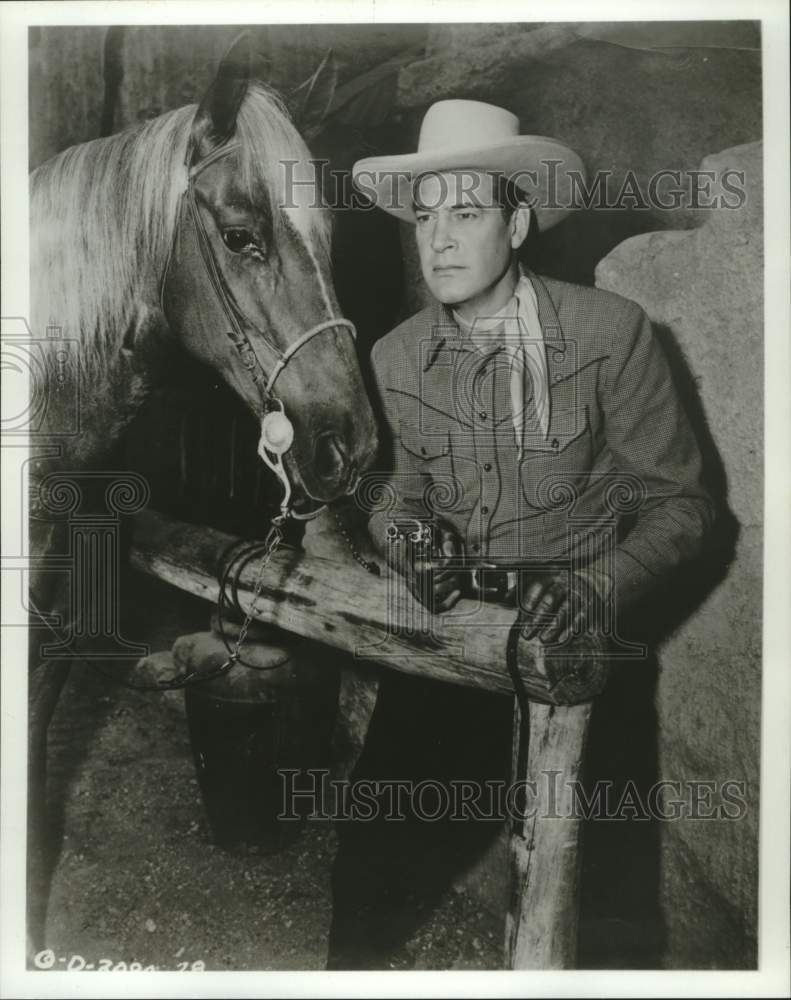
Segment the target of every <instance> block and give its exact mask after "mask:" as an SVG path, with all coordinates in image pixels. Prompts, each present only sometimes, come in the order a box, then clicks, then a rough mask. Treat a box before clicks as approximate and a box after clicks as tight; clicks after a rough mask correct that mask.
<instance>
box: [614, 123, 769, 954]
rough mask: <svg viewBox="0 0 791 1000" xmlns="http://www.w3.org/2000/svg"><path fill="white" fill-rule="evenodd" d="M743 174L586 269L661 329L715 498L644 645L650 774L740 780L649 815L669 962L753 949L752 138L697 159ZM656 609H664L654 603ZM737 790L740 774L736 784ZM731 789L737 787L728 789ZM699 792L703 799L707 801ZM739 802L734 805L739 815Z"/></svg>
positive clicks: (755, 490)
mask: <svg viewBox="0 0 791 1000" xmlns="http://www.w3.org/2000/svg"><path fill="white" fill-rule="evenodd" d="M727 168H732V169H736V170H739V171H743V172H744V176H745V181H746V194H747V197H746V201H745V203H744V205H743V206H742V207H741V208H739V209H736V210H728V209H724V208H720V209H719V210H715V211H711V212H709V213H708V216H707V218H706V221H705V222H704V224H703V225H702V226H700V228H698V229H695V230H693V231H690V232H666V233H653V234H651V235H646V236H638V237H634V238H633V239H630V240H626V241H625V242H624V243H622V244H620V245H619V246H618V247H616V249H615V250H614V251H613V252H612V253H611V254H609V255H608V256H607V257H606V258H605V259H604V260H603V261H601V263H600V264H599V266H598V268H597V269H596V283H597V285H599V286H600V287H602V288H607V289H609V290H611V291H615V292H618V293H620V294H622V295H625V296H627V297H628V298H631V299H634V300H635V301H637V302H639V303H640V304H641V305H642V306H643V307H644V308H645V309H646V311H647V312H648V314H649V316H650V317H651V320H652V321H653V323H654V325H655V328H656V329H657V332H658V333H659V335H660V337H661V338H662V340H663V342H664V344H665V347H666V349H667V352H668V354H669V356H670V357H671V359H672V363H673V366H674V368H675V372H676V375H677V379H678V382H679V385H680V387H681V389H682V391H683V392H684V394H685V396H686V399H687V403H688V408H689V410H690V413H691V415H692V418H693V420H694V421H695V422H696V423H697V427H698V431H699V436H700V437H701V438H702V439H703V444H704V446H705V448H706V454H707V457H708V462H709V479H710V481H711V483H712V486H713V489H714V491H715V495H716V496H717V498H718V500H719V502H720V523H719V527H718V529H717V532H716V536H715V539H714V551H713V552H712V553H711V555H710V556H709V557H708V559H707V561H706V564H705V568H702V567H692V568H691V570H690V576H689V577H688V578H687V581H686V585H685V587H684V593H683V596H682V599H681V601H680V602H678V610H680V611H681V612H682V615H681V619H680V623H679V624H677V625H676V626H675V627H672V625H671V630H670V634H669V635H668V636H667V638H665V639H664V641H663V642H662V643H661V646H660V649H659V662H660V670H659V675H658V684H657V691H656V706H657V716H658V734H659V744H658V750H659V777H660V778H661V779H663V780H668V781H685V782H694V781H709V782H713V783H714V785H715V787H716V789H717V790H719V789H721V787H722V784H723V783H724V782H727V781H734V782H739V783H744V789H745V791H744V795H743V799H744V809H743V810H742V809H741V808H739V807H734V808H733V809H732V810H731V809H728V810H727V811H728V812H732V813H733V814H734V815H736V816H737V818H734V819H729V818H722V817H720V818H709V817H710V816H711V815H712V814H714V815H716V813H717V810H718V809H719V808H721V806H722V800H721V798H720V795H719V793H718V791H715V792H714V794H713V795H710V794H709V793H708V791H706V790H703V791H702V792H701V795H702V802H703V804H704V807H703V809H702V810H701V815H700V818H697V819H696V818H686V819H678V820H676V821H672V822H666V823H663V824H662V826H661V834H660V886H661V900H662V904H663V910H664V914H665V921H666V929H667V934H668V951H669V953H670V954H671V955H672V956H673V963H674V965H675V966H676V967H678V966H679V965H682V966H684V967H689V968H691V967H704V968H705V967H717V966H720V967H731V968H734V967H750V966H754V965H755V962H756V950H755V949H756V937H755V935H756V914H757V874H758V840H757V838H758V805H759V803H758V782H759V750H760V700H761V607H762V554H763V469H762V449H761V441H762V436H763V420H762V414H763V363H762V362H763V299H762V292H763V258H762V250H763V230H762V222H763V199H762V160H761V145H760V144H759V143H751V144H747V145H743V146H738V147H736V148H732V149H727V150H725V151H724V152H721V153H718V154H716V155H713V156H708V157H706V158H705V159H704V160H703V162H702V164H701V169H704V170H715V171H717V172H718V175H719V172H720V171H722V170H725V169H727ZM663 610H664V609H663ZM735 787H736V788H737V789H738V788H739V787H740V786H735ZM737 795H738V797H739V798H742V795H741V793H740V792H737ZM709 800H710V801H709ZM742 812H743V815H742Z"/></svg>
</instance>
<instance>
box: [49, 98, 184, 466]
mask: <svg viewBox="0 0 791 1000" xmlns="http://www.w3.org/2000/svg"><path fill="white" fill-rule="evenodd" d="M178 114H179V113H178V112H173V113H171V116H164V117H163V120H162V122H161V123H159V124H157V123H149V125H148V126H142V127H138V128H136V129H133V130H130V131H128V132H126V133H121V134H120V135H117V136H111V137H110V138H108V139H102V140H95V141H94V142H91V143H86V144H84V146H81V147H74V148H72V149H70V150H66V151H65V152H64V153H63V154H61V155H60V156H58V157H55V158H54V160H52V161H50V162H49V163H47V164H44V166H43V167H41V168H39V169H38V170H37V171H35V172H34V174H33V177H32V193H31V223H32V225H31V231H32V238H31V264H32V267H31V278H32V282H31V288H32V304H33V313H34V317H33V318H34V327H33V333H34V336H35V337H37V338H44V336H45V329H46V330H47V334H49V333H50V332H51V331H50V328H51V327H52V326H55V327H56V328H57V332H58V333H59V339H60V340H61V342H62V343H61V344H60V345H59V344H58V339H57V338H56V339H49V338H47V339H46V340H45V347H44V352H45V354H46V355H47V371H48V390H50V391H49V392H48V396H49V398H48V407H47V415H46V424H47V428H46V429H45V432H46V430H49V431H50V432H51V433H52V434H53V435H54V436H55V437H57V438H58V443H59V451H60V458H59V460H58V461H59V464H60V463H66V464H68V463H71V464H72V465H73V466H74V467H82V466H85V465H90V464H94V463H95V462H96V461H98V460H99V459H100V458H101V456H102V454H103V453H106V452H107V451H108V450H110V449H111V448H112V446H113V445H114V444H115V442H116V441H117V439H118V437H119V436H120V434H121V433H122V432H123V430H124V428H125V427H126V426H127V425H128V424H129V423H130V421H131V420H132V418H133V417H134V415H135V413H136V412H137V410H138V409H139V407H140V405H141V404H142V403H143V401H144V400H145V398H146V396H147V395H148V393H149V391H150V388H151V386H152V385H153V384H154V383H155V382H156V381H157V379H158V377H159V376H160V374H162V373H163V371H164V367H165V364H166V358H167V356H168V350H167V348H168V335H167V324H166V322H165V318H164V316H163V314H162V311H161V308H160V305H159V282H160V280H161V275H162V272H163V271H164V267H165V260H166V256H167V248H168V246H169V241H170V235H171V232H172V224H173V221H174V219H175V201H176V197H177V195H174V192H172V191H170V190H165V189H164V188H162V190H160V191H157V192H155V193H154V194H151V193H150V189H151V186H152V185H155V184H157V183H159V184H160V185H161V184H162V179H163V178H169V177H171V176H173V167H172V164H173V162H177V157H178V154H177V152H174V147H177V146H178V132H177V126H178V125H179V121H178V119H177V117H176V116H178ZM146 144H148V145H150V147H151V157H152V160H153V161H154V163H155V165H157V167H156V169H152V168H151V167H150V166H148V165H147V164H146V162H145V155H144V154H145V153H146V151H147V150H146ZM145 171H148V173H147V174H146V173H145ZM141 192H142V195H141ZM75 204H76V205H79V206H80V210H75V208H74V206H75ZM119 206H120V207H119ZM63 342H65V346H66V347H67V350H66V356H67V357H68V359H69V362H68V364H67V365H65V366H64V365H63V364H59V362H58V354H59V352H60V354H61V357H62V348H63V346H64V343H63ZM53 386H54V389H53V388H52V387H53ZM75 410H78V421H79V433H77V434H75V435H72V436H63V435H61V433H60V428H61V427H63V426H68V425H69V424H70V422H72V421H73V419H74V413H75Z"/></svg>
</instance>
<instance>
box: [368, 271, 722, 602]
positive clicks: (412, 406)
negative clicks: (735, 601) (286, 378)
mask: <svg viewBox="0 0 791 1000" xmlns="http://www.w3.org/2000/svg"><path fill="white" fill-rule="evenodd" d="M528 274H529V277H530V279H531V281H532V282H533V286H534V288H535V291H536V294H537V297H538V306H539V318H540V320H541V327H542V331H543V336H544V344H545V349H546V356H547V366H546V372H547V378H548V380H549V393H550V420H549V432H548V434H547V435H546V437H545V436H544V434H543V433H542V432H541V429H540V427H539V426H538V421H537V420H536V419H535V409H534V408H531V405H530V404H531V400H530V399H528V400H527V410H526V430H525V438H524V452H523V456H522V459H521V460H519V458H518V453H517V447H516V442H515V439H514V428H513V423H512V419H511V393H510V391H509V364H508V363H507V361H506V351H505V350H504V345H503V342H502V338H501V337H500V338H498V337H497V336H493V337H492V340H491V343H490V344H487V345H486V346H485V347H480V346H476V344H475V343H473V342H472V341H471V340H470V339H469V337H468V336H465V335H463V334H462V333H461V332H460V330H459V328H458V326H457V325H456V323H455V321H454V319H453V315H452V313H451V312H450V311H449V310H448V309H447V308H446V307H445V306H442V305H439V304H437V305H434V306H432V307H430V308H428V309H424V310H423V311H422V312H419V313H417V314H416V315H415V316H412V317H411V318H410V319H408V320H406V322H404V323H402V324H401V325H400V326H398V327H396V329H394V330H393V331H391V332H390V333H389V334H387V335H386V336H385V337H383V338H382V339H381V340H379V341H378V342H377V343H376V344H375V345H374V349H373V352H372V355H371V358H372V365H373V370H374V375H375V378H376V382H377V386H378V389H379V394H380V401H381V407H382V411H383V416H384V420H385V423H386V425H387V429H389V432H390V433H389V435H383V436H384V437H385V438H387V437H388V436H389V442H390V445H391V447H392V453H391V455H390V456H389V460H388V469H387V472H386V478H387V480H388V483H389V487H390V488H389V490H388V491H387V492H388V495H389V497H390V499H389V502H388V505H387V509H383V508H382V509H378V510H376V512H375V513H374V514H373V515H372V516H371V518H370V521H369V531H370V533H371V536H372V538H373V540H374V542H375V544H376V545H377V547H379V548H380V549H382V548H383V547H384V545H385V541H384V539H385V535H386V530H387V525H388V523H389V522H390V520H391V519H392V518H393V517H394V516H404V515H405V516H410V517H411V516H414V517H421V518H425V517H428V516H434V517H439V518H442V519H443V520H445V521H446V522H448V523H449V524H450V525H451V526H452V527H453V528H455V530H456V531H457V532H458V534H459V536H460V538H461V540H462V542H463V544H464V548H465V554H466V558H467V560H468V561H470V562H476V561H477V562H479V563H497V564H509V565H512V566H514V565H519V566H524V565H526V564H529V565H531V566H533V567H535V568H539V567H546V568H552V569H555V570H558V569H563V568H564V567H565V568H569V569H580V568H582V567H586V566H587V567H588V568H589V569H595V570H597V571H599V572H600V573H603V574H604V578H605V579H607V580H609V581H610V582H611V583H613V582H614V585H615V588H616V594H620V595H622V596H628V594H629V592H634V593H642V592H643V591H644V590H645V589H646V587H647V586H648V585H650V583H651V582H652V580H654V579H655V578H657V577H660V576H661V575H662V574H664V573H666V572H667V571H668V570H670V569H672V568H673V567H674V566H676V565H677V564H679V563H680V562H682V561H683V560H685V559H687V558H689V557H691V556H693V555H694V554H696V553H697V552H698V550H699V549H700V545H701V539H702V537H703V535H704V533H705V531H706V529H707V528H708V526H709V524H710V522H711V520H712V516H713V505H712V502H711V499H710V497H709V495H708V493H707V492H706V489H705V488H704V485H703V482H702V478H701V456H700V452H699V450H698V446H697V443H696V440H695V437H694V434H693V432H692V429H691V427H690V425H689V423H688V421H687V418H686V415H685V413H684V410H683V407H682V405H681V401H680V399H679V397H678V395H677V393H676V391H675V389H674V386H673V382H672V378H671V373H670V370H669V367H668V364H667V360H666V358H665V356H664V354H663V352H662V349H661V347H660V345H659V343H658V342H657V340H656V338H655V337H654V334H653V332H652V330H651V325H650V322H649V320H648V318H647V316H646V315H645V313H644V312H643V310H642V309H641V308H640V307H639V306H638V305H637V304H636V303H634V302H632V301H630V300H628V299H625V298H622V297H621V296H618V295H614V294H612V293H610V292H604V291H601V290H599V289H595V288H588V287H582V286H576V285H571V284H566V283H564V282H560V281H555V280H551V279H548V278H538V277H537V276H536V275H535V274H532V273H529V272H528ZM531 417H532V420H531ZM380 506H381V505H380Z"/></svg>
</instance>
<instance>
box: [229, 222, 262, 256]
mask: <svg viewBox="0 0 791 1000" xmlns="http://www.w3.org/2000/svg"><path fill="white" fill-rule="evenodd" d="M222 239H223V243H225V245H226V246H227V247H228V249H229V250H230V251H231V253H259V254H260V253H262V251H261V248H260V247H259V246H258V244H257V243H256V242H255V237H254V236H253V234H252V233H251V232H250V230H249V229H243V228H242V227H241V226H235V227H234V228H232V229H223V231H222Z"/></svg>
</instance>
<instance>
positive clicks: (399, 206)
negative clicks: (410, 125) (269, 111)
mask: <svg viewBox="0 0 791 1000" xmlns="http://www.w3.org/2000/svg"><path fill="white" fill-rule="evenodd" d="M465 169H467V170H475V171H479V170H480V171H489V172H497V173H502V174H504V175H505V176H506V177H509V178H511V179H512V180H513V181H514V183H516V184H517V186H518V187H519V188H520V189H521V190H523V191H524V192H525V194H526V195H527V196H528V204H530V205H531V207H532V209H533V213H534V214H535V216H536V218H537V221H538V227H539V229H541V230H544V229H549V228H551V227H552V226H555V225H557V223H558V222H560V221H561V220H562V219H564V218H565V216H566V215H568V213H569V212H570V211H572V210H573V208H574V207H575V205H574V204H573V194H574V189H573V187H572V183H571V178H570V174H571V173H572V172H573V173H576V174H578V175H579V178H580V179H584V176H585V173H584V167H583V165H582V161H581V160H580V158H579V156H577V154H576V153H575V152H574V151H573V150H572V149H569V148H568V146H564V145H563V143H561V142H557V141H556V140H555V139H548V138H547V137H546V136H543V135H519V119H518V118H517V117H516V115H512V114H511V112H510V111H506V110H505V109H504V108H498V107H497V106H496V105H494V104H485V103H483V102H482V101H437V103H436V104H432V105H431V107H430V108H429V109H428V111H427V112H426V114H425V117H424V118H423V124H422V125H421V127H420V138H419V140H418V147H417V152H416V153H407V154H405V155H403V156H373V157H368V158H367V159H365V160H358V161H357V162H356V163H355V164H354V166H353V167H352V179H353V180H354V183H355V185H356V186H357V188H358V189H359V190H360V191H362V192H363V194H365V195H367V196H368V197H369V198H370V199H371V200H372V201H373V202H374V203H375V204H376V205H377V206H378V207H379V208H383V209H384V210H385V211H386V212H389V213H390V214H391V215H395V216H397V217H398V218H399V219H403V220H404V221H406V222H414V221H415V214H414V211H413V208H412V182H413V181H414V179H415V178H416V177H418V176H420V174H423V173H426V172H428V171H445V170H465Z"/></svg>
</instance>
